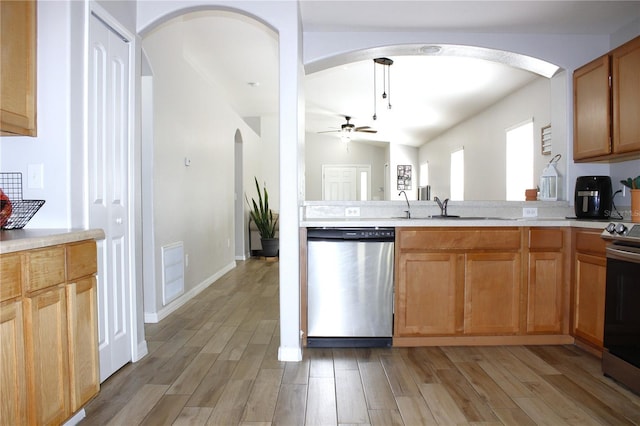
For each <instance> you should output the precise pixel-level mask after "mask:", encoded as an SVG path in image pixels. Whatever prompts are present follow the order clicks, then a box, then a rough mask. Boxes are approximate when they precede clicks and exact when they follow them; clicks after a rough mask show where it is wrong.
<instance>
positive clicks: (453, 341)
mask: <svg viewBox="0 0 640 426" xmlns="http://www.w3.org/2000/svg"><path fill="white" fill-rule="evenodd" d="M574 342H575V339H574V338H573V337H572V336H568V335H566V334H553V335H528V336H440V337H394V338H393V346H394V347H415V346H502V345H571V344H573V343H574Z"/></svg>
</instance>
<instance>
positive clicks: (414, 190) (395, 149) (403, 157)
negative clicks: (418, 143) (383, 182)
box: [388, 143, 419, 200]
mask: <svg viewBox="0 0 640 426" xmlns="http://www.w3.org/2000/svg"><path fill="white" fill-rule="evenodd" d="M389 148H390V149H389V181H390V182H389V198H388V199H389V200H404V199H405V198H404V195H399V194H400V191H399V190H398V178H397V173H398V166H399V165H405V166H406V165H410V166H411V189H407V190H405V193H406V194H407V198H408V199H409V200H417V199H418V172H419V164H418V148H416V147H413V146H408V145H397V144H393V143H392V144H391V145H390V146H389Z"/></svg>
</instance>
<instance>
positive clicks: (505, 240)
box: [396, 228, 520, 251]
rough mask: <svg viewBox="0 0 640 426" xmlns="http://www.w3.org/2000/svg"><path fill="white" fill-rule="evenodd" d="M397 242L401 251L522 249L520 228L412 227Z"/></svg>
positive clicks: (403, 230)
mask: <svg viewBox="0 0 640 426" xmlns="http://www.w3.org/2000/svg"><path fill="white" fill-rule="evenodd" d="M396 241H397V242H398V245H399V247H400V250H448V251H451V250H519V249H520V229H519V228H491V230H487V229H486V228H458V229H442V228H431V229H424V228H409V229H402V230H400V232H399V237H396Z"/></svg>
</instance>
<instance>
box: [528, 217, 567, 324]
mask: <svg viewBox="0 0 640 426" xmlns="http://www.w3.org/2000/svg"><path fill="white" fill-rule="evenodd" d="M569 240H570V239H569V238H568V233H567V231H566V230H564V229H559V228H529V230H528V245H527V252H528V253H527V257H528V268H527V333H528V334H548V333H568V331H569V328H568V315H569V311H568V307H569V305H568V303H569V297H568V291H569V286H568V285H567V282H568V280H569V274H568V270H569V267H568V266H569V265H568V264H567V258H568V256H567V253H566V252H567V249H568V244H567V243H568V242H569Z"/></svg>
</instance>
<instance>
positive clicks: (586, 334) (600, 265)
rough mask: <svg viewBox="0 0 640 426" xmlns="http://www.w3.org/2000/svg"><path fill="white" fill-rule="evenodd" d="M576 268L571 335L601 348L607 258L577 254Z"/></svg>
mask: <svg viewBox="0 0 640 426" xmlns="http://www.w3.org/2000/svg"><path fill="white" fill-rule="evenodd" d="M575 268H576V270H575V279H576V283H575V286H576V287H575V298H576V302H575V305H576V306H575V317H574V334H575V336H576V337H579V338H581V339H582V340H585V341H587V342H589V343H591V344H593V345H594V346H596V347H597V348H599V349H602V339H603V335H604V296H605V284H606V279H607V259H606V258H605V257H599V256H591V255H588V254H582V253H577V254H576V265H575Z"/></svg>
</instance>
